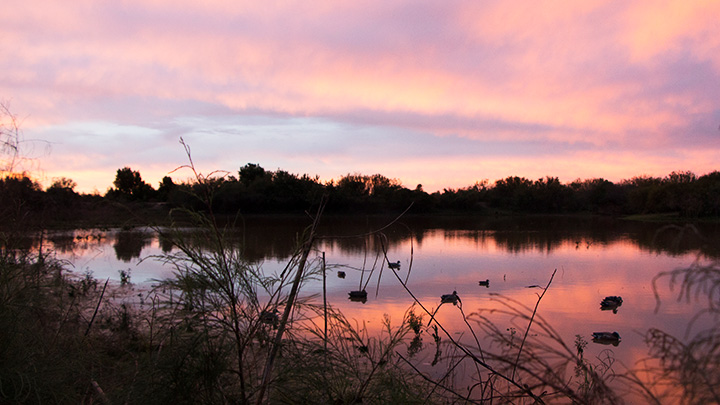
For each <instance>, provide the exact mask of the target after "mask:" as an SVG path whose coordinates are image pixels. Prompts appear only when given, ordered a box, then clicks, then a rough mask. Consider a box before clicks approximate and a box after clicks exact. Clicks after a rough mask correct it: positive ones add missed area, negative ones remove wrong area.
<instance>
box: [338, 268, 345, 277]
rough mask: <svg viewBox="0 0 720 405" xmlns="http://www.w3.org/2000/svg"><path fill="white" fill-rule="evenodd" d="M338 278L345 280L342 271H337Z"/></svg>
mask: <svg viewBox="0 0 720 405" xmlns="http://www.w3.org/2000/svg"><path fill="white" fill-rule="evenodd" d="M338 278H345V272H344V271H342V270H341V271H338Z"/></svg>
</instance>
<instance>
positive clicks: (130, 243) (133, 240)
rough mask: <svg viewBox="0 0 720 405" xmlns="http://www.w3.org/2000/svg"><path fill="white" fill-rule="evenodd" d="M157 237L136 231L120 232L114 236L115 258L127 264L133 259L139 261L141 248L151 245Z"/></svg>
mask: <svg viewBox="0 0 720 405" xmlns="http://www.w3.org/2000/svg"><path fill="white" fill-rule="evenodd" d="M153 238H157V236H155V235H153V234H151V233H149V232H143V231H138V230H131V231H120V232H118V233H117V234H116V235H115V243H114V244H113V249H115V256H116V257H117V259H118V260H122V261H123V262H126V263H129V262H131V261H132V260H133V259H139V258H140V256H141V255H142V251H143V248H145V247H146V246H149V245H150V243H152V241H153Z"/></svg>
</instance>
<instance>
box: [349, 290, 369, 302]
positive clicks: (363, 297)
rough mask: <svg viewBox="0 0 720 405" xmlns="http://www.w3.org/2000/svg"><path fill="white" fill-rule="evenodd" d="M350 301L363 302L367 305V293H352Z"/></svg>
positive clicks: (363, 291)
mask: <svg viewBox="0 0 720 405" xmlns="http://www.w3.org/2000/svg"><path fill="white" fill-rule="evenodd" d="M349 294H350V301H355V302H362V303H365V302H366V301H367V291H365V290H362V291H350V293H349Z"/></svg>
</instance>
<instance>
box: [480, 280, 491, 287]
mask: <svg viewBox="0 0 720 405" xmlns="http://www.w3.org/2000/svg"><path fill="white" fill-rule="evenodd" d="M478 284H479V285H480V286H484V287H490V280H485V281H482V280H480V281H478Z"/></svg>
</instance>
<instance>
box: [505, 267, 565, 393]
mask: <svg viewBox="0 0 720 405" xmlns="http://www.w3.org/2000/svg"><path fill="white" fill-rule="evenodd" d="M555 273H557V269H555V271H553V273H552V275H551V276H550V281H548V283H547V285H546V286H545V289H544V290H543V292H542V294H540V297H538V300H537V302H535V309H533V313H532V316H531V317H530V322H528V326H527V329H525V336H523V340H522V342H520V350H518V354H517V358H516V359H515V364H514V365H513V370H512V374H511V375H510V378H511V379H513V380H514V379H515V370H516V369H517V365H518V362H520V354H521V353H522V350H523V346H525V340H526V339H527V337H528V333H530V327H531V326H532V323H533V319H535V313H537V309H538V306H539V305H540V300H542V298H543V297H544V296H545V293H546V292H547V290H548V288H550V284H551V283H552V281H553V278H554V277H555Z"/></svg>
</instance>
